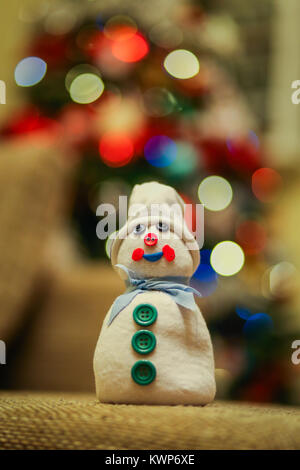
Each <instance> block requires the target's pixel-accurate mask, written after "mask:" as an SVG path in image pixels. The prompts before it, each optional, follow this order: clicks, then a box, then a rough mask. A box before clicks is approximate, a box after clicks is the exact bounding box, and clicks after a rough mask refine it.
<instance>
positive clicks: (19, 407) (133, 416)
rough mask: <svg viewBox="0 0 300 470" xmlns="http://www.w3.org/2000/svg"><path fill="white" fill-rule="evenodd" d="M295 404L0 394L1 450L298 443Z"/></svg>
mask: <svg viewBox="0 0 300 470" xmlns="http://www.w3.org/2000/svg"><path fill="white" fill-rule="evenodd" d="M299 448H300V410H298V409H294V408H284V407H273V406H260V405H251V404H242V403H237V402H234V403H233V402H215V403H213V404H211V405H208V406H205V407H193V406H185V407H183V406H134V405H108V404H100V403H98V402H97V401H96V400H95V398H94V395H93V394H87V395H83V394H66V393H61V394H59V393H26V392H14V393H12V392H9V391H7V392H1V393H0V449H299Z"/></svg>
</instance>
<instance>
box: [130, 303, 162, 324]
mask: <svg viewBox="0 0 300 470" xmlns="http://www.w3.org/2000/svg"><path fill="white" fill-rule="evenodd" d="M156 318H157V310H156V308H155V307H153V305H151V304H140V305H137V307H135V309H134V311H133V319H134V321H135V322H136V323H137V324H138V325H141V326H149V325H152V323H154V322H155V320H156Z"/></svg>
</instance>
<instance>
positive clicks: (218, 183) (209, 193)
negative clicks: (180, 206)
mask: <svg viewBox="0 0 300 470" xmlns="http://www.w3.org/2000/svg"><path fill="white" fill-rule="evenodd" d="M198 197H199V199H200V202H202V204H204V206H205V209H208V210H210V211H221V210H223V209H225V208H226V207H227V206H229V204H230V203H231V200H232V188H231V185H230V183H229V182H228V181H227V180H226V179H225V178H222V177H221V176H208V177H207V178H205V179H204V180H203V181H202V182H201V183H200V185H199V188H198Z"/></svg>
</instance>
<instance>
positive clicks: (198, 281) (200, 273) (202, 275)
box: [191, 250, 218, 297]
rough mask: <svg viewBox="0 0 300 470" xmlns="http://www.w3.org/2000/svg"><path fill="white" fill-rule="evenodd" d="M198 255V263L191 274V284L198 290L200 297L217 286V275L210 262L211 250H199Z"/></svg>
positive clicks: (206, 294)
mask: <svg viewBox="0 0 300 470" xmlns="http://www.w3.org/2000/svg"><path fill="white" fill-rule="evenodd" d="M200 255H201V260H200V264H199V266H198V268H197V270H196V271H195V273H194V274H193V277H192V279H191V286H192V287H194V288H195V289H197V290H199V292H200V293H201V295H202V297H208V296H209V295H211V294H212V293H213V292H214V291H215V290H216V288H217V286H218V275H217V273H216V272H215V271H214V269H213V268H212V266H211V264H210V256H211V250H201V252H200Z"/></svg>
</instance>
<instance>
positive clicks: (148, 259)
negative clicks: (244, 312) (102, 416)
mask: <svg viewBox="0 0 300 470" xmlns="http://www.w3.org/2000/svg"><path fill="white" fill-rule="evenodd" d="M153 204H155V209H156V210H157V208H159V211H158V212H155V214H153V210H151V209H152V208H153V207H154V206H153ZM138 205H140V206H138ZM133 208H134V209H135V210H134V214H132V212H133V211H131V209H133ZM145 208H146V209H147V213H146V212H145ZM174 208H175V209H174ZM178 208H179V210H178ZM183 211H184V203H183V201H182V199H181V198H180V196H179V195H178V194H177V192H176V191H175V190H174V189H173V188H171V187H170V186H165V185H162V184H159V183H156V182H151V183H144V184H141V185H136V186H135V187H134V189H133V192H132V195H131V198H130V202H129V218H128V220H127V223H126V224H125V226H124V227H122V228H121V229H120V231H119V232H118V234H117V237H116V238H115V239H114V241H113V243H112V246H111V261H112V264H113V266H114V267H115V269H117V270H118V272H119V274H120V276H121V277H122V278H123V279H124V280H125V281H126V284H127V291H126V292H125V294H124V295H121V296H120V297H118V298H117V299H116V301H115V303H114V304H113V306H112V307H111V309H110V310H109V312H108V313H107V315H106V317H105V319H104V322H103V326H102V330H101V333H100V337H99V340H98V343H97V346H96V351H95V355H94V373H95V381H96V392H97V397H98V399H99V400H100V401H101V402H103V403H128V404H156V405H179V404H181V405H205V404H207V403H209V402H211V401H212V400H213V399H214V396H215V390H216V385H215V373H214V372H215V371H214V357H213V350H212V344H211V339H210V335H209V332H208V329H207V326H206V323H205V321H204V318H203V316H202V314H201V312H200V310H199V308H198V307H197V305H196V303H195V301H194V297H193V295H194V292H193V289H192V288H190V287H188V281H189V279H190V277H191V276H192V274H193V272H194V271H195V270H196V268H197V266H198V264H199V261H200V256H199V247H198V245H197V243H196V241H195V239H194V238H193V236H192V235H191V233H190V232H189V231H188V229H187V226H186V224H185V222H184V219H183Z"/></svg>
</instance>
